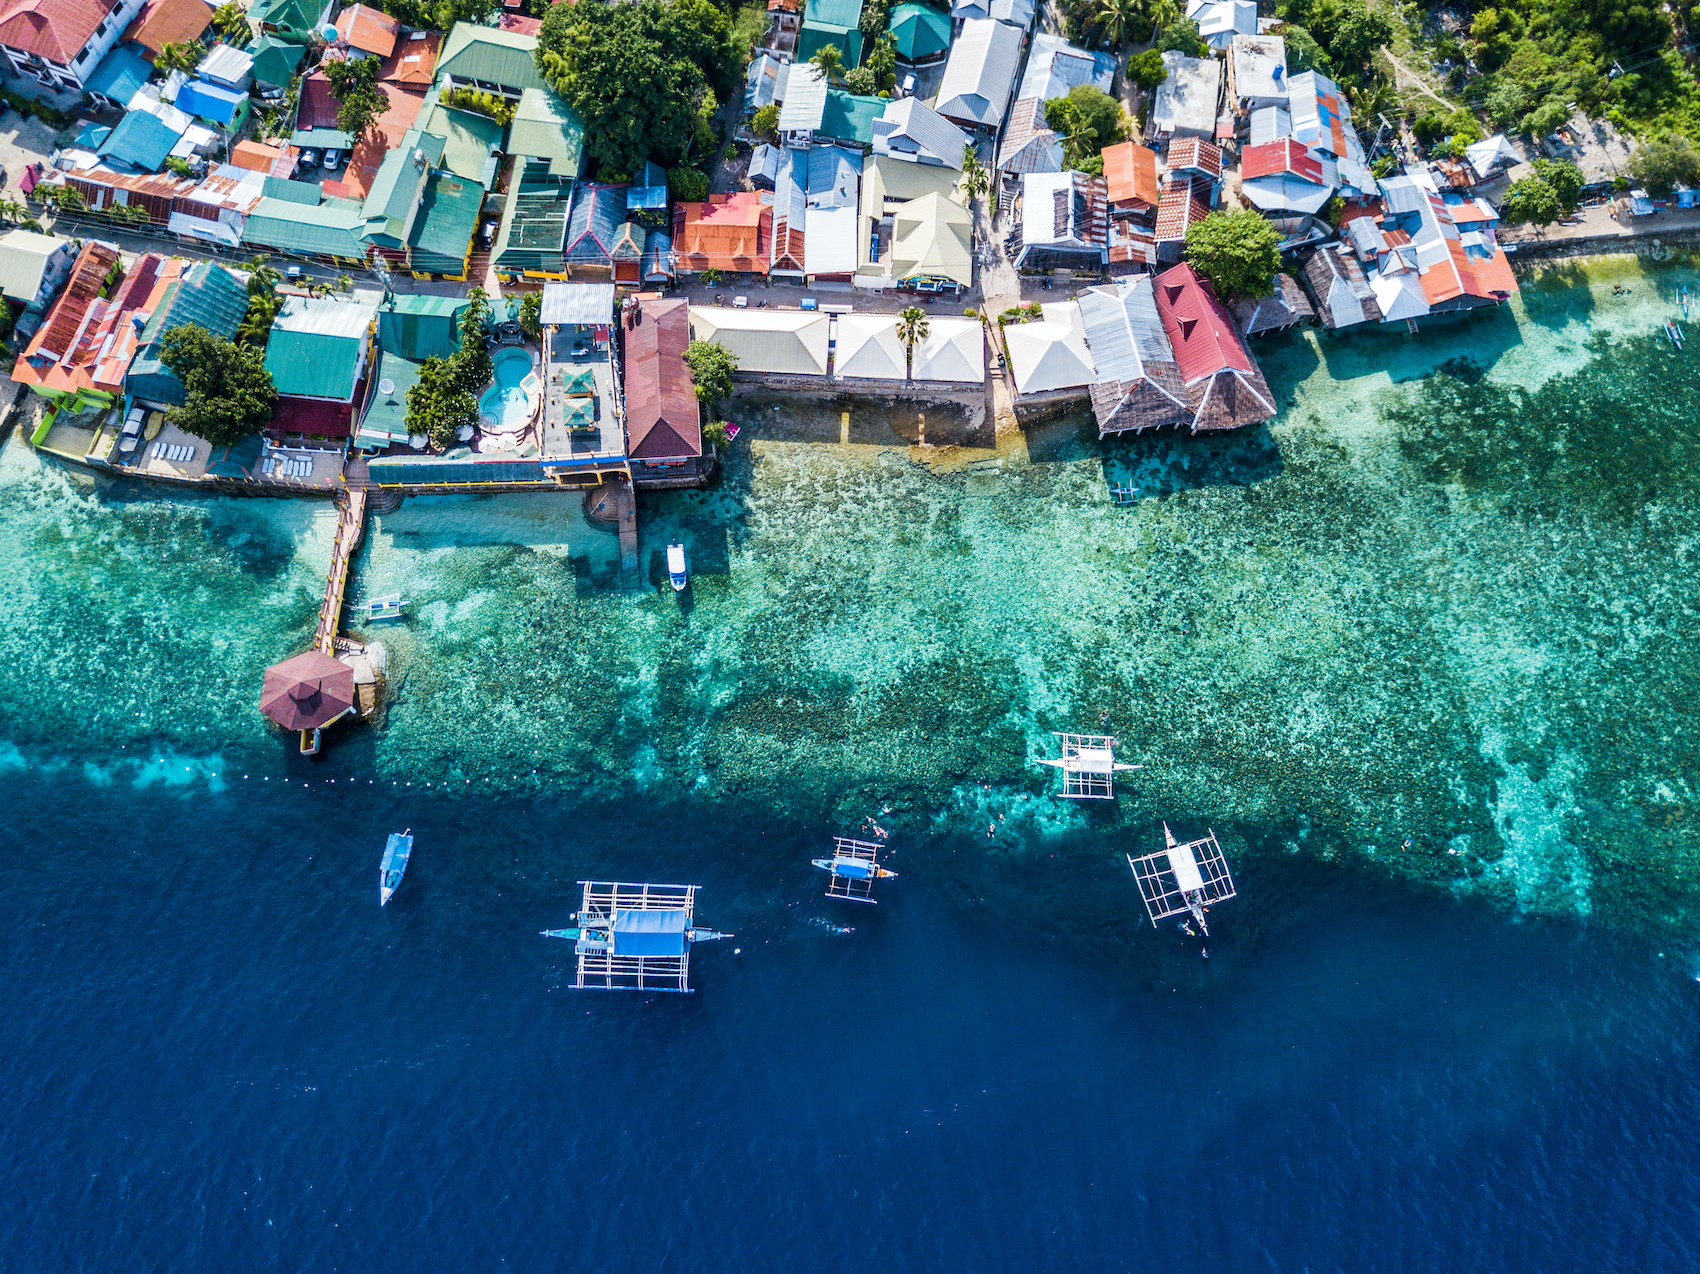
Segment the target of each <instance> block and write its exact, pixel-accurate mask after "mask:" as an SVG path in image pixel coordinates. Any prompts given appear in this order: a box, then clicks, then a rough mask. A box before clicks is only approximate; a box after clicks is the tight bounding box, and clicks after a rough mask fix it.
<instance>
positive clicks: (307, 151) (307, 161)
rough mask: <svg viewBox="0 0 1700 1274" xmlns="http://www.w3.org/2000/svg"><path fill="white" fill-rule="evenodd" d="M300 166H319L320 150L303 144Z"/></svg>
mask: <svg viewBox="0 0 1700 1274" xmlns="http://www.w3.org/2000/svg"><path fill="white" fill-rule="evenodd" d="M298 166H299V167H302V168H317V167H318V166H319V152H318V151H317V150H315V149H314V148H313V147H311V146H303V147H302V148H301V159H300V161H299V165H298Z"/></svg>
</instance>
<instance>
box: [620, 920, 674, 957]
mask: <svg viewBox="0 0 1700 1274" xmlns="http://www.w3.org/2000/svg"><path fill="white" fill-rule="evenodd" d="M614 954H615V955H632V956H679V955H684V954H685V913H684V911H683V910H680V911H616V912H615V913H614Z"/></svg>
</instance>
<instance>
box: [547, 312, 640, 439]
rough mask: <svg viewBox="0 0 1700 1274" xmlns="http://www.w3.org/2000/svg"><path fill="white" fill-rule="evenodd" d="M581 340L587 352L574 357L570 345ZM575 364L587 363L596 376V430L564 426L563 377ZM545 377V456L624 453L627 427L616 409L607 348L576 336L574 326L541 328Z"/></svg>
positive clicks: (611, 365)
mask: <svg viewBox="0 0 1700 1274" xmlns="http://www.w3.org/2000/svg"><path fill="white" fill-rule="evenodd" d="M581 339H582V340H583V343H584V345H585V346H587V347H588V349H589V352H588V353H586V354H583V355H579V356H577V357H575V356H574V355H573V354H572V348H573V346H574V345H575V344H577V343H578V342H579V341H580V340H581ZM578 367H589V368H590V369H591V371H592V373H593V374H594V376H595V378H596V425H597V430H596V433H595V434H580V435H577V436H575V435H574V434H573V433H572V431H570V430H569V429H568V428H567V426H566V423H565V422H566V413H567V404H568V402H569V401H570V400H569V398H568V396H567V394H566V391H565V389H564V388H563V385H564V381H565V379H566V378H567V377H569V376H570V375H571V370H569V369H576V368H578ZM541 370H542V372H543V376H544V379H545V381H546V391H545V394H544V399H543V422H542V435H543V454H544V455H545V456H570V455H590V454H601V455H610V454H618V455H624V454H625V450H626V431H625V428H624V426H623V425H622V424H621V421H620V418H619V417H618V415H616V412H615V403H616V401H617V400H616V398H615V394H614V365H613V362H612V361H611V358H610V355H609V351H608V350H606V349H598V348H596V345H595V343H594V342H592V341H591V340H590V339H589V338H588V336H585V337H582V338H581V337H577V336H574V335H573V329H571V328H563V329H561V330H559V331H556V330H554V329H552V328H548V329H545V330H544V334H543V363H542V368H541Z"/></svg>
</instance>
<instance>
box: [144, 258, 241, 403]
mask: <svg viewBox="0 0 1700 1274" xmlns="http://www.w3.org/2000/svg"><path fill="white" fill-rule="evenodd" d="M247 312H248V288H247V286H246V285H245V284H244V283H243V282H242V280H240V279H238V278H237V277H236V276H235V275H234V274H232V273H231V272H230V271H229V270H227V269H225V268H224V267H223V266H221V265H214V264H213V263H212V262H210V261H201V262H197V263H196V264H195V265H193V266H191V267H190V268H189V270H188V271H187V272H186V273H185V274H184V275H183V277H182V278H181V279H179V280H178V281H177V282H176V283H174V284H173V285H172V286H171V288H170V289H169V291H168V292H167V295H166V298H165V301H164V303H163V304H161V305H160V306H159V307H158V308H157V309H155V310H154V312H153V317H152V318H150V319H149V320H148V324H147V327H146V328H144V329H143V331H142V340H141V345H142V347H141V349H140V350H139V351H138V352H137V354H136V357H135V359H134V361H132V362H131V364H130V370H129V372H128V374H127V375H126V376H125V377H124V392H125V393H127V394H129V395H131V396H132V397H135V398H141V399H145V400H147V401H148V402H157V403H169V404H171V405H172V406H177V405H179V404H181V403H182V402H183V397H184V395H183V383H182V382H181V381H180V380H178V379H177V373H176V372H174V371H172V370H171V369H170V368H169V367H167V366H166V365H165V364H164V363H162V362H160V360H159V351H160V347H161V345H162V344H163V343H164V341H165V334H166V333H167V332H169V331H171V329H172V328H174V327H182V326H183V325H184V324H186V323H193V324H195V325H196V326H198V327H201V328H204V329H205V330H206V331H208V332H211V333H212V334H213V335H214V336H220V337H223V338H224V339H225V340H230V339H231V338H233V337H234V336H235V335H236V329H237V328H238V327H240V326H241V324H242V316H243V315H244V314H246V313H247Z"/></svg>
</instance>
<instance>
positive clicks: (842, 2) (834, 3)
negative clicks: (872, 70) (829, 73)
mask: <svg viewBox="0 0 1700 1274" xmlns="http://www.w3.org/2000/svg"><path fill="white" fill-rule="evenodd" d="M861 20H862V0H809V5H808V8H807V9H805V10H804V12H803V29H802V31H801V32H800V33H799V34H798V36H797V61H798V62H806V61H808V60H809V59H810V58H811V57H813V56H814V55H815V54H816V53H818V52H819V51H820V50H821V49H823V48H825V47H826V46H827V45H829V44H835V45H837V46H838V51H839V52H840V53H842V54H843V55H844V69H845V70H849V69H850V68H851V67H853V66H856V65H857V64H858V63H859V62H860V61H861V60H862V32H861V28H860V27H859V26H858V25H857V24H858V23H860V22H861Z"/></svg>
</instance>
